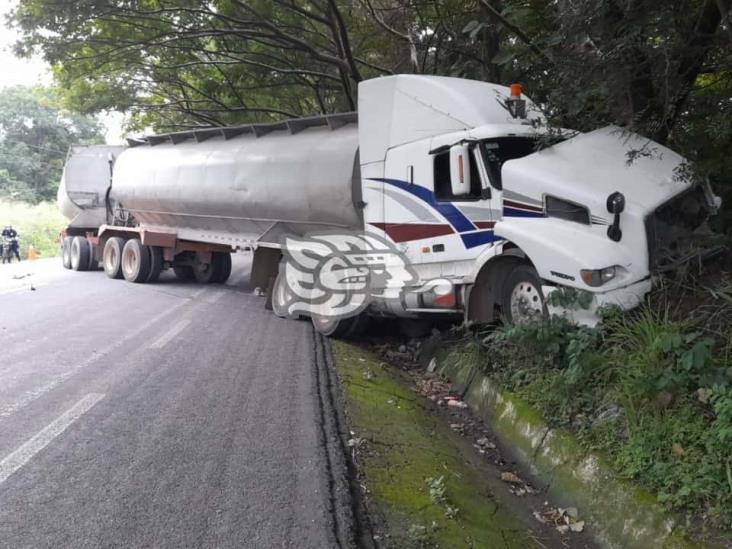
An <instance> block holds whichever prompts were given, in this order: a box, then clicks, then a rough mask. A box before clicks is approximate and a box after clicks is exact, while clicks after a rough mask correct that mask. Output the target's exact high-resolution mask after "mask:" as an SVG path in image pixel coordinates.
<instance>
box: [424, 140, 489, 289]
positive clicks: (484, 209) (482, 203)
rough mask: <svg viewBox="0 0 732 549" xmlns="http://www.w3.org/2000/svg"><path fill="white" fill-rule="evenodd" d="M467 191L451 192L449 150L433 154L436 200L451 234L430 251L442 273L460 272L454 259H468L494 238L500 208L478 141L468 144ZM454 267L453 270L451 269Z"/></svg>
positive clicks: (446, 274)
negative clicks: (468, 178)
mask: <svg viewBox="0 0 732 549" xmlns="http://www.w3.org/2000/svg"><path fill="white" fill-rule="evenodd" d="M469 163H470V165H469V171H470V191H469V193H468V194H464V195H460V196H455V195H453V193H452V185H451V173H450V169H451V168H450V150H449V149H448V150H441V151H440V152H436V153H435V154H433V159H432V164H433V186H434V187H433V188H434V197H435V201H436V203H437V205H438V207H439V208H440V211H441V213H442V214H443V216H444V218H445V219H446V220H447V221H448V223H449V225H450V229H451V230H452V232H453V235H452V236H451V237H450V238H449V239H447V240H446V241H445V243H444V244H445V246H444V249H442V248H441V247H440V248H438V250H437V251H433V253H432V260H433V261H440V262H443V267H442V271H441V273H442V275H443V276H449V275H453V274H456V275H457V274H460V273H458V272H457V271H454V262H458V261H465V260H470V259H472V258H474V257H475V256H477V255H478V254H479V253H480V249H481V248H480V247H481V246H482V245H484V244H488V243H490V242H492V241H493V240H494V237H493V225H494V224H495V222H496V220H497V219H498V216H499V215H500V212H499V211H498V210H497V208H496V207H494V206H493V205H494V204H500V197H499V198H498V200H497V199H496V197H495V196H494V193H493V190H492V189H491V187H490V184H489V182H488V175H487V173H486V169H485V166H484V163H483V159H482V157H481V151H480V144H479V143H477V142H476V143H473V144H471V145H470V146H469ZM453 271H454V272H453Z"/></svg>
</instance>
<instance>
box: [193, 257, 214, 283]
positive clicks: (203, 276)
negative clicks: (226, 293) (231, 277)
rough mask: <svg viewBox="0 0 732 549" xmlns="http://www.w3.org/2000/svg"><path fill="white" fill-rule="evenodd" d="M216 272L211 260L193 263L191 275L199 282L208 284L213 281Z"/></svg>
mask: <svg viewBox="0 0 732 549" xmlns="http://www.w3.org/2000/svg"><path fill="white" fill-rule="evenodd" d="M215 274H216V268H215V266H214V262H213V260H212V261H211V263H201V262H198V261H197V262H196V263H194V265H193V277H194V278H195V279H196V282H198V283H199V284H208V283H209V282H213V280H214V275H215Z"/></svg>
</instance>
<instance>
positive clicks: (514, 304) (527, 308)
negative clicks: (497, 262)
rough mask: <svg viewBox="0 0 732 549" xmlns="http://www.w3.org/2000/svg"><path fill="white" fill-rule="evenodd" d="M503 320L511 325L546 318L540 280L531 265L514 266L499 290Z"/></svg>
mask: <svg viewBox="0 0 732 549" xmlns="http://www.w3.org/2000/svg"><path fill="white" fill-rule="evenodd" d="M501 296H502V309H503V316H504V318H505V319H506V320H507V321H508V322H510V323H512V324H525V323H527V322H531V321H534V320H542V319H544V318H546V317H547V316H548V313H547V308H546V304H545V302H544V295H543V294H542V293H541V279H540V278H539V274H538V273H537V272H536V269H534V268H533V267H532V266H531V265H526V264H523V263H522V264H519V265H516V266H515V267H514V268H513V269H512V270H511V272H509V273H508V275H507V276H506V279H505V280H504V281H503V288H502V289H501Z"/></svg>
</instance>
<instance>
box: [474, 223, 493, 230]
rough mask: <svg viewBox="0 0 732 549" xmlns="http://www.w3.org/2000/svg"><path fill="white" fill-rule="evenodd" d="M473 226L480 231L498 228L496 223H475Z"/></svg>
mask: <svg viewBox="0 0 732 549" xmlns="http://www.w3.org/2000/svg"><path fill="white" fill-rule="evenodd" d="M473 225H475V226H476V227H478V228H479V229H492V228H493V227H495V226H496V222H495V221H473Z"/></svg>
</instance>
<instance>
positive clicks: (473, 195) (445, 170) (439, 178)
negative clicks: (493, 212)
mask: <svg viewBox="0 0 732 549" xmlns="http://www.w3.org/2000/svg"><path fill="white" fill-rule="evenodd" d="M434 162H435V164H434V170H435V172H434V173H435V198H436V199H437V200H438V201H440V202H452V201H469V200H480V195H481V192H480V191H481V183H480V173H479V172H478V166H477V164H476V162H475V157H474V156H473V154H471V155H470V194H466V195H462V196H454V195H453V194H452V185H451V184H450V151H446V152H443V153H439V154H436V155H435V160H434Z"/></svg>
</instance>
